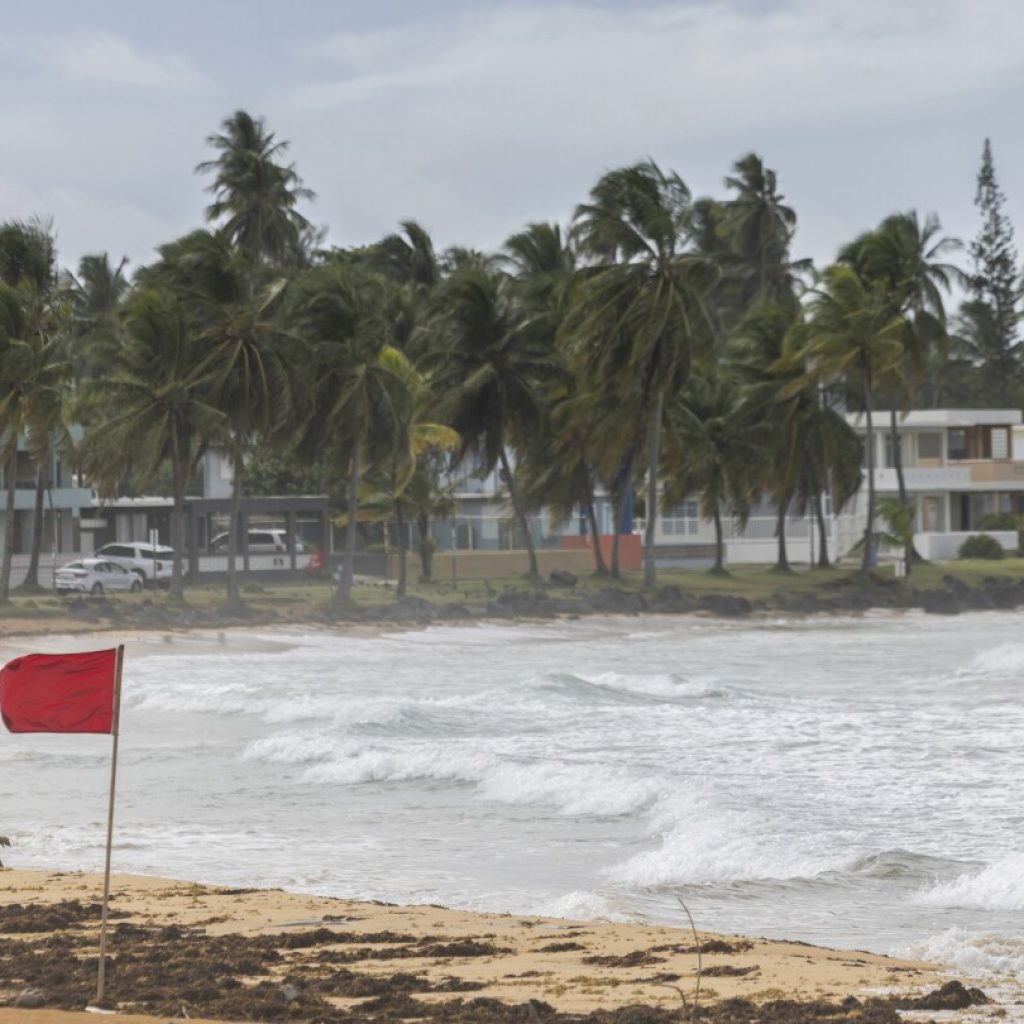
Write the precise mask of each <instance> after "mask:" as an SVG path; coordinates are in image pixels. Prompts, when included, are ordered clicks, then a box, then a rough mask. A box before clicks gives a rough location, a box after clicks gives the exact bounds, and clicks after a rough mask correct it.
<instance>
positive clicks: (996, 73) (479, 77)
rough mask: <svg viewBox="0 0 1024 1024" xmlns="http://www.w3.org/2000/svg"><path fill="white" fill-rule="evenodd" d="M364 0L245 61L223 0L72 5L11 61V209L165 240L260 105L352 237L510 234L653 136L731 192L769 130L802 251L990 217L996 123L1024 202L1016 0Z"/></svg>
mask: <svg viewBox="0 0 1024 1024" xmlns="http://www.w3.org/2000/svg"><path fill="white" fill-rule="evenodd" d="M356 10H357V9H356V8H354V7H353V8H349V7H348V6H347V5H340V4H334V3H327V2H323V3H318V2H313V0H307V2H305V3H302V4H300V5H299V9H298V11H297V17H296V18H295V20H294V24H293V27H292V29H291V30H290V31H289V33H287V34H282V33H281V32H279V31H278V32H275V31H274V30H273V29H274V28H275V27H276V26H277V22H274V23H273V24H272V23H271V21H270V20H269V15H267V14H265V13H261V12H262V8H258V7H254V8H253V10H252V15H251V19H250V20H249V21H248V22H247V23H246V33H247V35H246V45H242V46H238V47H235V48H232V47H230V46H225V47H223V48H222V52H223V59H215V58H214V56H213V54H214V53H216V52H217V48H215V47H213V46H212V45H211V42H212V37H215V36H216V35H217V33H218V32H220V33H227V32H230V31H231V29H232V25H231V24H230V19H223V20H220V21H218V18H217V14H216V13H215V11H214V9H213V8H210V9H209V13H210V17H209V19H208V20H205V21H203V35H202V38H201V39H199V40H197V41H196V42H195V43H194V44H193V43H189V42H188V40H189V38H190V33H189V32H188V31H187V29H188V27H189V26H188V24H187V21H188V19H189V18H191V19H193V21H194V23H195V25H196V26H198V25H199V23H200V21H201V20H202V19H201V15H200V13H199V6H198V5H192V6H191V7H190V6H189V5H188V4H186V5H185V7H184V8H183V9H182V13H181V14H180V15H178V16H177V20H175V18H176V15H175V14H174V12H170V13H167V12H165V13H164V14H163V16H162V17H163V18H164V21H165V24H164V25H162V26H161V28H160V31H157V29H156V27H154V28H153V29H152V31H147V30H146V28H145V27H144V26H143V25H142V24H141V22H140V21H139V19H136V20H135V21H134V22H132V23H131V28H130V29H125V30H123V31H119V30H118V29H117V28H116V27H112V25H111V24H109V23H107V24H103V25H102V27H100V26H97V27H85V28H76V27H74V25H73V24H72V26H71V27H70V28H68V29H66V30H65V29H62V30H61V31H59V32H52V33H51V34H50V37H49V42H47V43H46V44H44V49H43V50H42V51H41V50H39V49H38V46H37V45H36V46H33V45H30V44H25V45H23V46H21V47H20V48H19V50H18V52H16V53H13V54H11V56H12V60H14V61H16V60H17V59H21V60H22V66H21V67H20V68H17V67H15V66H14V65H13V64H12V62H11V61H5V64H6V66H7V67H8V68H12V70H10V71H8V72H4V71H2V70H0V85H2V84H4V77H5V75H10V76H14V75H18V81H19V85H20V86H21V88H20V89H19V92H18V96H19V97H20V98H22V102H21V103H20V104H17V105H13V106H12V105H10V104H8V105H6V106H5V107H4V108H2V109H0V133H2V137H4V139H5V142H7V144H8V149H7V152H6V153H5V162H4V167H3V172H2V174H3V177H0V216H24V215H27V214H29V213H32V212H42V213H52V214H53V215H54V217H55V219H56V221H57V225H58V228H59V230H60V232H61V238H62V242H63V251H64V253H65V256H66V257H68V258H70V259H74V258H77V256H78V255H79V254H80V253H82V252H85V251H91V250H96V249H104V248H106V249H110V250H111V251H112V252H114V253H115V254H117V255H119V254H120V252H122V251H124V252H127V253H129V254H130V255H131V256H132V257H133V259H135V260H136V261H138V260H140V259H145V258H147V257H148V254H149V253H150V252H151V251H152V247H153V246H154V245H156V244H158V243H159V242H161V241H164V240H166V239H167V238H168V237H171V236H172V235H173V234H176V233H179V232H181V231H184V230H187V229H188V228H189V227H191V226H193V225H194V224H196V223H198V222H199V221H200V220H201V217H202V209H203V205H204V202H205V197H204V195H203V193H202V186H203V183H202V182H201V181H200V180H198V179H196V178H195V177H194V176H193V174H192V168H193V167H194V166H195V164H196V163H197V162H198V161H199V160H201V159H203V157H204V156H205V155H206V154H205V152H204V142H203V140H204V138H205V136H206V135H207V134H209V133H210V132H211V131H213V130H214V129H215V128H216V126H217V124H218V123H219V121H220V120H221V119H222V118H223V117H224V116H225V115H227V114H228V113H230V111H231V110H233V109H235V108H236V107H239V106H242V107H245V108H246V109H249V110H251V111H252V112H254V113H257V114H265V115H267V117H268V121H269V124H270V126H271V127H272V128H273V129H274V130H275V131H277V133H278V135H279V136H280V137H282V138H286V139H290V140H291V142H292V156H293V158H294V159H295V160H296V162H297V165H298V169H299V171H300V173H301V174H302V175H303V176H304V177H305V179H306V180H307V182H308V183H309V185H310V186H311V187H313V188H314V189H316V190H317V192H318V193H319V199H318V201H317V202H316V204H315V205H314V206H313V207H312V208H311V210H310V211H309V213H310V215H311V217H312V219H314V221H316V222H319V223H325V224H328V225H330V228H331V236H330V238H331V240H332V241H334V242H335V243H337V244H358V243H362V242H365V241H368V240H370V239H373V238H375V237H378V236H379V235H381V234H383V233H384V232H385V231H389V230H392V229H393V227H394V225H395V224H396V222H397V221H398V220H399V219H401V218H404V217H410V216H414V217H417V218H418V219H420V220H422V221H423V222H424V223H425V224H426V225H427V226H428V227H430V228H431V230H432V231H434V233H435V234H436V236H437V237H438V239H439V241H441V242H443V243H448V242H455V241H459V242H462V243H465V244H470V245H477V246H481V247H487V246H493V245H496V244H498V243H500V241H501V240H502V239H503V238H504V237H505V236H506V235H507V234H509V233H510V232H512V231H514V230H516V229H517V228H518V227H519V226H521V225H522V224H523V223H524V222H525V221H527V220H533V219H540V218H556V219H562V220H564V219H566V218H568V216H570V215H571V212H572V208H573V206H574V204H575V203H576V202H578V201H580V200H582V199H583V198H584V197H585V195H586V192H587V190H588V189H589V187H590V185H591V184H592V183H593V181H594V180H595V179H596V177H597V176H598V174H599V173H600V172H601V171H602V170H604V169H606V168H608V167H610V166H614V165H617V164H622V163H625V162H628V161H632V160H635V159H637V158H640V157H645V156H648V155H650V156H653V157H654V158H655V159H657V160H658V161H659V162H661V163H663V164H665V165H668V166H672V167H675V168H676V169H677V170H678V171H679V172H680V173H681V174H682V175H683V177H684V179H686V180H687V182H688V183H689V184H690V185H691V187H693V188H694V190H695V191H697V192H702V193H705V192H713V193H718V194H721V191H722V186H721V179H722V177H723V176H724V174H725V173H726V172H727V171H728V167H729V164H730V163H731V161H732V160H734V159H735V158H737V157H738V156H740V155H741V154H742V153H744V152H746V151H748V150H751V149H754V150H756V151H758V152H760V153H761V154H762V155H763V156H764V158H765V159H766V160H767V162H768V163H769V164H770V165H771V166H773V167H775V168H777V169H778V170H779V173H780V179H781V183H782V187H783V190H784V191H785V192H786V193H787V195H788V197H789V199H790V201H791V202H792V203H793V204H794V205H795V206H796V208H797V211H798V213H799V215H800V219H801V230H800V235H799V248H800V252H801V254H803V253H807V254H811V255H813V256H815V257H816V258H817V259H819V260H824V259H828V258H830V257H831V256H832V254H833V253H834V251H835V249H836V247H837V246H838V245H839V244H840V243H841V242H842V241H844V240H845V239H846V238H848V237H849V236H850V235H851V234H853V233H854V232H856V231H859V230H862V229H864V228H866V227H868V226H870V225H871V224H873V223H875V222H877V220H878V219H880V218H881V217H882V216H884V215H885V214H887V213H889V212H891V211H892V210H894V209H902V208H905V207H908V206H911V205H916V206H917V207H918V208H919V209H921V210H931V209H934V210H937V211H938V212H939V213H940V214H941V216H942V218H943V221H944V223H945V224H946V226H947V229H948V230H950V231H952V232H953V233H958V234H962V235H968V236H969V235H971V234H973V232H974V230H975V213H974V210H973V207H972V205H971V199H972V197H973V188H974V174H975V172H976V169H977V164H978V160H979V157H980V151H981V142H982V138H983V137H984V136H985V135H986V134H989V135H992V136H993V140H994V144H995V152H996V161H997V169H998V171H999V173H1000V177H1001V180H1002V182H1003V185H1004V188H1005V189H1006V191H1007V192H1008V193H1009V195H1010V199H1011V207H1010V212H1011V215H1015V214H1016V213H1017V212H1018V211H1021V212H1024V186H1022V187H1020V188H1018V187H1017V180H1018V178H1019V172H1020V169H1021V168H1022V167H1024V140H1022V141H1021V142H1018V141H1017V136H1018V134H1019V133H1018V129H1017V119H1018V116H1017V109H1016V108H1017V102H1018V97H1019V95H1020V90H1021V85H1022V78H1024V65H1022V62H1021V58H1020V56H1019V54H1018V48H1019V41H1020V39H1022V38H1024V31H1022V30H1024V7H1021V6H1020V5H1019V4H1018V3H1017V2H1016V0H974V2H970V0H936V2H930V3H924V2H911V3H906V4H901V5H894V4H891V3H887V2H886V3H883V2H881V0H861V2H860V3H858V4H856V5H854V4H848V3H845V2H839V0H789V2H785V0H777V2H772V3H765V2H754V0H748V2H743V3H739V2H735V3H727V2H724V0H720V2H714V0H712V2H707V3H691V4H679V3H673V4H668V3H651V4H643V3H641V4H637V3H627V2H626V0H623V2H621V3H619V2H612V0H608V2H604V3H600V4H592V3H591V4H583V3H580V4H541V3H532V4H520V3H490V4H480V3H473V4H470V3H469V2H468V0H467V2H454V0H453V2H449V3H447V4H432V5H429V7H428V6H427V5H421V4H420V5H395V4H391V5H383V6H381V7H379V8H374V17H373V19H372V21H371V20H369V18H368V15H366V9H364V8H359V9H358V11H359V12H361V13H358V14H356V13H353V12H354V11H356ZM193 34H194V33H193ZM25 38H26V39H27V38H30V36H29V35H26V36H25ZM40 38H41V36H40V33H39V32H38V31H37V32H36V33H35V34H34V35H33V36H31V39H33V40H34V41H35V44H38V43H39V39H40ZM165 38H167V39H173V44H174V45H173V47H171V46H170V45H165V44H164V41H163V40H164V39H165ZM25 53H27V54H29V55H30V56H31V58H32V60H31V62H30V64H31V67H28V65H26V64H25V63H24V54H25ZM41 54H42V56H41ZM40 60H42V61H43V63H42V64H40V63H39V61H40ZM26 67H28V72H27V73H26V70H25V69H26ZM32 67H34V68H35V72H34V73H33V72H32ZM69 83H74V86H75V88H71V89H69V88H68V84H69ZM9 92H10V90H9ZM29 203H33V204H42V205H41V206H33V207H32V208H31V209H28V208H25V207H26V204H29ZM1018 219H1019V218H1018Z"/></svg>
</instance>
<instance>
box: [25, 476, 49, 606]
mask: <svg viewBox="0 0 1024 1024" xmlns="http://www.w3.org/2000/svg"><path fill="white" fill-rule="evenodd" d="M47 461H48V457H47V458H42V459H40V460H39V465H38V466H36V500H35V505H34V506H33V508H32V552H31V554H30V556H29V560H28V572H27V573H26V574H25V579H24V581H23V582H22V584H21V585H22V587H24V588H25V589H26V590H30V589H31V590H38V589H39V552H40V550H41V549H42V545H43V498H44V497H45V496H46V463H47ZM54 526H55V527H56V524H54Z"/></svg>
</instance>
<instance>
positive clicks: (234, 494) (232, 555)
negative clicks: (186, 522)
mask: <svg viewBox="0 0 1024 1024" xmlns="http://www.w3.org/2000/svg"><path fill="white" fill-rule="evenodd" d="M242 472H243V466H242V442H241V441H240V440H237V439H236V441H235V444H234V447H233V450H232V452H231V524H230V526H229V528H228V603H229V604H237V603H238V600H239V594H238V566H237V565H236V564H235V561H236V559H237V557H238V508H239V504H240V503H241V498H242Z"/></svg>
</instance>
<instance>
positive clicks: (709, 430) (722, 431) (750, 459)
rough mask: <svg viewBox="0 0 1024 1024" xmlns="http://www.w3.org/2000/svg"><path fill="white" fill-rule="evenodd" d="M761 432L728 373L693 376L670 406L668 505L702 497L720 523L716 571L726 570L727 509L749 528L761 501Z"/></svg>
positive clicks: (708, 515)
mask: <svg viewBox="0 0 1024 1024" xmlns="http://www.w3.org/2000/svg"><path fill="white" fill-rule="evenodd" d="M762 430H763V422H756V423H755V422H754V421H753V420H752V419H751V416H750V410H749V409H748V408H746V407H745V406H744V402H743V396H742V393H741V390H740V388H739V387H738V385H737V383H736V381H734V380H731V379H730V378H729V377H728V376H726V375H725V374H724V373H719V374H718V375H717V376H715V377H704V376H691V377H690V380H689V381H688V382H687V385H686V387H685V388H684V389H683V390H682V391H681V392H680V393H679V394H678V395H675V396H673V398H672V400H671V401H670V403H669V406H668V427H667V430H666V435H665V440H666V444H665V448H666V452H665V455H666V459H665V466H666V480H667V481H668V482H667V483H666V486H665V496H664V506H665V508H671V507H673V506H675V505H677V504H678V503H679V502H681V501H683V500H684V499H686V498H690V497H693V496H694V495H699V499H698V501H699V508H700V514H701V516H702V518H704V519H711V520H712V521H713V522H714V524H715V564H714V568H713V570H712V571H713V572H715V573H724V572H725V539H724V531H723V529H722V513H723V511H727V512H729V513H730V514H732V515H735V516H736V517H737V518H738V520H739V522H740V524H741V525H745V524H746V521H747V518H748V517H749V515H750V510H751V508H752V506H753V504H754V502H755V501H756V499H757V497H758V491H759V487H758V484H759V482H760V481H759V477H758V473H757V469H758V465H759V462H760V460H761V458H762V447H761V445H759V444H758V437H759V434H760V433H761V431H762Z"/></svg>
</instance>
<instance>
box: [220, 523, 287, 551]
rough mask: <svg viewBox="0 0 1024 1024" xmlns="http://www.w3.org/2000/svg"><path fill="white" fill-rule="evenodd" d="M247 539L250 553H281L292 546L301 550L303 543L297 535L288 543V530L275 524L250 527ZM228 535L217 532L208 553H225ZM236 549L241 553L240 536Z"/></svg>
mask: <svg viewBox="0 0 1024 1024" xmlns="http://www.w3.org/2000/svg"><path fill="white" fill-rule="evenodd" d="M246 540H247V541H248V544H247V546H248V548H249V554H251V555H270V554H281V553H282V552H287V551H290V550H291V549H292V547H294V549H295V551H296V552H302V551H303V550H304V545H303V543H302V541H301V540H299V539H298V538H297V537H296V538H295V539H294V540H293V541H292V543H291V545H289V543H288V531H287V530H282V529H279V528H278V527H276V526H268V527H250V529H249V535H248V537H247V538H246ZM228 542H229V537H228V534H227V533H218V534H217V536H216V537H214V538H213V539H212V540H211V541H210V553H211V554H218V555H226V554H227V551H228ZM238 550H239V553H241V550H242V538H241V537H239V538H238Z"/></svg>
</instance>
